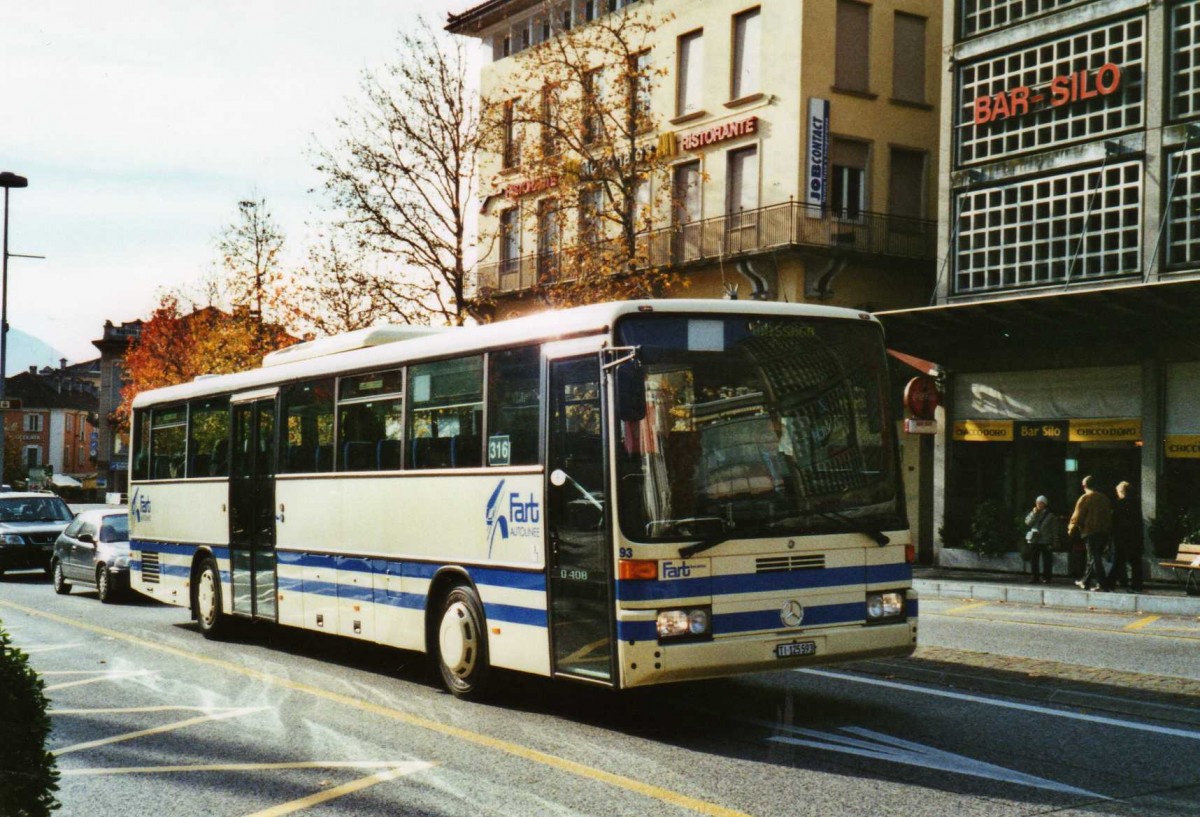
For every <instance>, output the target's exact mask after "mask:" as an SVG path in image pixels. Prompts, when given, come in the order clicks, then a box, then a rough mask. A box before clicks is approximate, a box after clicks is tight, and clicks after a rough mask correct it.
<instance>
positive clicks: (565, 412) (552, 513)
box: [546, 353, 613, 683]
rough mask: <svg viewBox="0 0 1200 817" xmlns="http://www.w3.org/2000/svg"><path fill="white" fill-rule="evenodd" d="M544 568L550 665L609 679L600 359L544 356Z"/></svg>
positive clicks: (608, 582) (609, 560)
mask: <svg viewBox="0 0 1200 817" xmlns="http://www.w3.org/2000/svg"><path fill="white" fill-rule="evenodd" d="M548 383H549V388H550V399H549V402H548V405H549V424H550V430H549V438H548V447H547V455H546V470H547V472H548V474H549V480H548V482H549V484H548V485H547V487H546V522H547V525H546V530H547V532H548V536H549V542H548V544H549V548H548V553H547V568H548V570H549V577H548V579H549V580H548V582H547V585H548V589H549V592H550V640H551V651H552V656H553V661H554V672H555V673H556V674H559V675H571V676H575V677H578V678H586V679H589V680H593V681H601V682H605V683H611V681H612V678H613V670H612V660H613V650H612V644H613V633H612V615H613V601H612V597H611V593H612V590H611V588H612V581H611V573H612V557H611V554H610V546H609V535H608V528H609V518H608V513H609V511H608V508H609V503H608V499H607V497H606V496H605V485H606V482H605V479H604V474H605V461H604V459H605V458H604V435H603V434H602V429H603V427H604V420H603V414H602V403H601V397H600V396H601V393H602V389H601V386H600V384H601V379H600V364H599V360H598V358H597V356H596V355H595V354H594V353H593V354H589V355H585V356H582V357H572V358H567V359H562V360H551V361H550V364H549V378H548Z"/></svg>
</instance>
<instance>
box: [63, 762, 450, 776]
mask: <svg viewBox="0 0 1200 817" xmlns="http://www.w3.org/2000/svg"><path fill="white" fill-rule="evenodd" d="M433 765H434V764H432V763H425V762H422V761H415V760H412V761H410V760H300V761H292V762H287V763H208V764H199V765H196V766H110V767H108V768H94V769H60V770H59V774H60V775H61V776H63V777H92V776H97V775H105V776H107V775H118V774H165V773H173V772H255V771H281V770H288V769H408V770H409V771H410V773H411V772H414V771H421V769H425V768H430V767H432V766H433ZM414 767H417V768H414Z"/></svg>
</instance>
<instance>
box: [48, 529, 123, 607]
mask: <svg viewBox="0 0 1200 817" xmlns="http://www.w3.org/2000/svg"><path fill="white" fill-rule="evenodd" d="M50 571H51V575H52V576H53V577H54V592H55V593H59V594H66V593H70V592H71V584H72V583H77V584H83V585H89V586H91V587H95V588H96V592H97V594H98V595H99V596H100V601H102V602H104V603H105V604H108V603H109V602H111V601H113V600H114V599H115V598H116V597H117V596H118V595H119V594H123V593H126V592H128V590H129V512H128V511H126V510H125V509H123V508H122V509H117V508H106V509H99V510H91V511H83V512H82V513H80V514H79V515H78V516H77V517H75V521H73V522H72V523H71V524H70V525H68V526H67V529H66V530H64V531H63V532H62V534H61V535H60V536H59V537H58V541H57V542H55V543H54V553H53V555H52V556H51V557H50Z"/></svg>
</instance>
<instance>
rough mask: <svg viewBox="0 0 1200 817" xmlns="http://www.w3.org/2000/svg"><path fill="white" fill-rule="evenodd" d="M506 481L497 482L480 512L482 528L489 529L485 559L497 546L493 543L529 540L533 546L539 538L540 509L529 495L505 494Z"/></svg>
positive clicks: (532, 495)
mask: <svg viewBox="0 0 1200 817" xmlns="http://www.w3.org/2000/svg"><path fill="white" fill-rule="evenodd" d="M506 481H507V480H503V479H502V480H500V483H499V484H498V485H496V489H495V490H494V491H492V495H491V496H490V497H489V498H488V501H487V507H486V508H485V509H484V512H483V519H484V524H485V525H486V526H487V529H488V558H491V556H492V550H493V548H494V547H495V545H496V539H497V538H499V539H501V540H507V539H509V538H514V539H532V540H533V541H534V546H535V550H536V543H537V542H538V541H540V540H541V538H542V506H541V504H540V503H539V502H538V501H537V497H535V496H534V494H533V492H532V491H530V492H529V493H528V494H527V495H526V494H522V493H521V492H520V491H507V492H506V491H505V490H504V484H505V482H506Z"/></svg>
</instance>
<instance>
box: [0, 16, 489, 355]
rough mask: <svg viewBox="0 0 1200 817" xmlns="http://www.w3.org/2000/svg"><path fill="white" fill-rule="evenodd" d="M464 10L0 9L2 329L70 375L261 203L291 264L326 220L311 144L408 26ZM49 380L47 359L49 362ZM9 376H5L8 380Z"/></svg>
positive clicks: (200, 263) (327, 137)
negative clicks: (109, 328)
mask: <svg viewBox="0 0 1200 817" xmlns="http://www.w3.org/2000/svg"><path fill="white" fill-rule="evenodd" d="M473 5H475V0H420V2H414V0H342V2H329V1H328V0H286V2H285V1H284V0H199V1H197V0H33V1H32V2H29V1H25V2H22V0H2V2H0V170H8V171H12V172H14V173H17V174H20V175H22V176H25V177H27V178H28V179H29V187H28V188H25V189H23V190H13V191H11V193H10V205H9V252H11V253H27V254H36V255H45V256H46V260H44V261H42V260H32V259H23V258H13V259H10V260H9V269H8V271H9V282H8V296H9V303H8V316H9V325H10V326H11V327H12V328H13V329H19V330H22V331H24V332H26V333H28V334H31V335H34V336H36V337H38V338H40V339H41V340H43V341H45V342H47V343H49V344H50V345H52V346H54V347H55V348H57V349H58V350H60V351H61V352H62V354H64V355H65V356H66V357H67V358H68V360H69V361H70V362H77V361H81V360H87V359H90V358H93V357H95V356H96V355H97V354H98V353H97V351H96V349H95V347H93V346H92V345H91V341H92V340H94V339H97V338H99V337H100V336H101V333H102V329H103V325H104V321H105V320H106V319H110V320H112V321H113V322H114V323H120V322H121V321H127V320H132V319H134V318H139V317H147V316H148V315H149V313H150V311H151V310H152V309H153V307H154V305H155V304H156V303H157V295H158V292H159V290H160V288H161V287H164V286H168V287H169V286H174V285H176V284H179V283H183V282H186V281H190V280H194V279H197V278H199V277H201V276H202V275H203V274H204V273H206V272H207V271H209V270H210V269H211V268H212V266H213V264H214V263H215V262H216V260H217V252H216V237H217V235H218V234H219V233H220V232H221V230H222V228H223V227H224V226H226V225H227V224H229V223H231V222H232V221H233V220H234V218H235V216H236V214H237V202H238V201H239V200H241V199H244V198H248V197H250V196H252V195H254V194H256V193H257V195H258V196H261V197H265V198H266V199H267V203H268V205H269V207H270V209H271V210H272V212H273V214H274V217H275V220H276V222H277V223H278V224H279V225H280V227H281V228H282V229H283V231H284V233H285V235H286V237H287V248H286V250H287V256H288V260H292V261H298V260H300V259H301V258H302V257H303V251H304V249H305V245H306V238H307V237H308V235H309V233H308V229H307V227H306V224H309V223H314V222H315V221H316V220H317V219H318V218H319V216H320V208H321V206H322V204H323V203H324V201H323V198H322V196H321V194H320V192H319V190H318V192H316V193H310V192H309V191H310V190H311V189H313V188H318V189H319V187H320V183H321V179H320V177H319V176H318V174H316V173H315V172H314V171H313V169H312V165H313V159H312V158H311V156H310V149H311V147H312V146H313V144H314V140H320V141H321V142H322V143H324V144H329V145H331V144H333V143H334V141H335V139H336V129H335V128H334V125H333V122H334V119H335V117H336V116H338V115H339V114H343V113H345V112H346V111H347V109H348V101H349V100H351V99H357V98H358V81H359V76H360V74H361V72H362V70H363V69H374V68H379V67H380V66H382V65H383V64H384V63H385V62H386V61H387V60H388V59H389V58H390V57H391V56H392V54H394V49H395V43H396V36H395V35H396V32H397V31H398V30H399V29H400V28H401V27H408V26H412V25H414V24H415V22H416V19H417V15H418V13H420V14H423V15H424V16H425V17H426V18H427V19H428V20H429V21H430V22H431V23H432V24H434V25H435V26H437V27H440V26H441V25H442V24H443V23H444V21H445V19H446V13H447V11H453V12H456V13H458V12H462V11H464V10H465V9H467V8H469V7H471V6H473ZM43 362H44V363H46V364H47V365H57V360H46V361H43ZM9 371H10V372H11V371H13V367H12V366H10V367H9Z"/></svg>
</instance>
